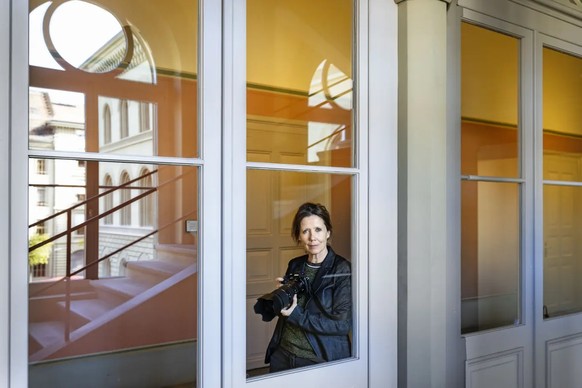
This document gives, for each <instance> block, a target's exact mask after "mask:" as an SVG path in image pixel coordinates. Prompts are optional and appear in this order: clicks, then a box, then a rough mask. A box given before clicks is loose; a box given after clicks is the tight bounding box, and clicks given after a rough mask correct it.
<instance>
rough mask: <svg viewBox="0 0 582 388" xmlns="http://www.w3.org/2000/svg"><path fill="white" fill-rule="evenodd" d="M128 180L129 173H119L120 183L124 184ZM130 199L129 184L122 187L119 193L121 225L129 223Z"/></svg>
mask: <svg viewBox="0 0 582 388" xmlns="http://www.w3.org/2000/svg"><path fill="white" fill-rule="evenodd" d="M129 181H130V178H129V174H128V173H127V171H123V172H122V173H121V180H120V182H119V183H120V185H124V184H126V183H127V182H129ZM130 199H131V189H130V188H129V186H127V187H122V188H121V189H120V194H119V204H120V205H122V206H123V207H122V208H121V213H120V215H121V225H131V204H129V203H128V202H129V200H130Z"/></svg>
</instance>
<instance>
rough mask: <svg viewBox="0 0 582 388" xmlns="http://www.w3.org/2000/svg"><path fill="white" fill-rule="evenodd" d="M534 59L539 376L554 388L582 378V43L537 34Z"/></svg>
mask: <svg viewBox="0 0 582 388" xmlns="http://www.w3.org/2000/svg"><path fill="white" fill-rule="evenodd" d="M536 57H537V61H536V64H537V65H538V69H539V71H538V73H537V74H536V76H537V77H536V79H537V80H538V87H539V88H538V90H540V94H539V95H538V96H537V100H536V103H537V104H538V107H539V109H538V110H537V111H538V112H539V113H538V116H537V119H538V125H537V126H536V130H537V133H536V135H537V136H538V139H539V142H538V144H539V146H538V148H537V149H536V151H537V155H538V158H537V160H538V162H539V165H538V166H539V167H538V171H539V178H540V180H539V183H540V184H539V186H538V190H539V191H538V193H539V197H540V198H542V199H541V200H540V202H539V203H538V204H537V206H538V211H539V212H540V215H541V219H542V221H541V222H540V223H539V224H538V227H537V233H538V237H539V238H537V239H536V241H537V243H538V245H537V247H536V248H537V251H538V252H539V254H538V259H537V263H538V264H539V278H538V279H539V280H540V285H541V286H542V287H540V292H538V294H537V295H536V296H537V297H538V303H537V306H536V307H537V309H536V320H537V321H538V325H537V330H536V341H538V346H537V348H538V349H540V350H539V351H538V352H537V354H536V363H537V364H536V365H537V366H538V367H539V369H540V371H539V372H537V373H538V376H537V377H538V379H544V380H545V381H546V384H547V385H548V386H550V387H557V386H576V385H580V384H581V383H582V376H581V375H580V374H579V373H574V371H573V370H571V369H569V365H577V364H579V363H580V361H581V360H582V357H581V353H580V350H579V349H580V348H581V346H582V345H581V342H580V333H581V332H582V317H581V316H580V312H581V311H582V303H581V299H580V282H579V279H580V274H581V271H582V268H581V267H580V257H581V255H582V251H581V250H580V248H582V246H581V245H580V242H579V241H580V239H579V236H580V232H581V229H580V228H581V226H582V225H580V222H579V219H580V217H579V216H578V213H579V211H580V210H579V208H580V206H579V203H580V199H579V197H578V196H579V195H580V194H581V193H582V191H581V187H582V184H581V182H582V175H581V174H582V169H581V166H582V164H581V162H582V159H581V155H582V148H581V147H580V144H581V142H580V139H581V136H580V124H581V116H580V110H579V109H577V106H576V104H572V98H573V99H579V97H578V96H579V95H580V93H581V92H580V91H581V90H582V82H581V75H582V46H581V45H580V42H578V44H577V45H574V44H570V43H567V42H564V41H562V40H559V39H555V38H552V37H549V36H546V35H542V34H540V39H539V40H538V42H537V45H536ZM565 357H567V359H566V358H565ZM536 371H537V368H536ZM542 372H545V373H544V374H543V373H542Z"/></svg>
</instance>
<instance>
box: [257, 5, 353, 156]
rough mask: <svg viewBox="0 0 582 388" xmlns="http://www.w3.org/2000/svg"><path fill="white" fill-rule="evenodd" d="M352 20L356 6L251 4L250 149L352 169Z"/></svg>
mask: <svg viewBox="0 0 582 388" xmlns="http://www.w3.org/2000/svg"><path fill="white" fill-rule="evenodd" d="M331 10H333V12H331ZM352 20H353V1H352V0H341V1H338V0H325V1H317V2H310V1H307V0H299V1H292V2H273V1H268V0H250V1H248V2H247V82H248V87H247V119H248V126H247V149H248V150H252V151H260V150H263V149H265V148H269V147H274V148H276V149H277V150H278V151H280V152H281V153H285V154H294V155H301V158H302V159H301V160H300V161H299V163H300V164H305V165H307V164H311V165H324V166H335V167H339V166H341V167H351V166H353V160H354V156H353V149H354V144H353V141H354V136H353V128H352V116H353V113H352V112H353V104H352V99H353V96H352V86H353V82H352V74H353V69H352V41H353V40H352ZM255 156H256V154H254V153H253V154H249V155H248V157H249V159H248V160H249V161H253V162H257V161H259V160H258V159H255V158H254V157H255ZM273 162H275V163H284V162H283V161H282V160H279V159H278V158H275V159H273Z"/></svg>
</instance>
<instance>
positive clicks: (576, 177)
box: [543, 48, 582, 182]
mask: <svg viewBox="0 0 582 388" xmlns="http://www.w3.org/2000/svg"><path fill="white" fill-rule="evenodd" d="M580 99H582V59H581V58H579V57H575V56H573V55H569V54H565V53H562V52H559V51H556V50H552V49H549V48H544V49H543V130H544V139H543V144H544V179H545V180H561V181H573V182H582V174H581V173H580V171H579V170H575V169H573V168H572V167H571V166H568V164H571V163H579V162H580V160H582V115H581V114H580V112H581V110H580V103H579V102H580ZM546 164H549V165H550V166H549V167H548V166H546Z"/></svg>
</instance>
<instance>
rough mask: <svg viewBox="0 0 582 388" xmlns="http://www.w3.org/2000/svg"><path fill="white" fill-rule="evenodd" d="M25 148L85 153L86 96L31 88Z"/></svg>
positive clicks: (63, 91)
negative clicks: (26, 146)
mask: <svg viewBox="0 0 582 388" xmlns="http://www.w3.org/2000/svg"><path fill="white" fill-rule="evenodd" d="M28 101H29V105H28V106H29V108H28V109H29V137H28V147H29V148H30V149H32V150H55V151H79V152H82V151H85V145H86V140H85V128H86V123H85V96H84V95H83V94H82V93H76V92H69V91H66V90H55V89H44V88H35V87H30V89H29V94H28Z"/></svg>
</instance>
